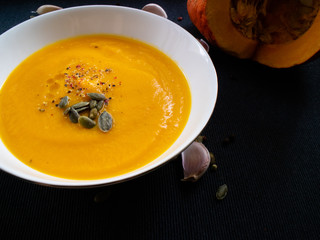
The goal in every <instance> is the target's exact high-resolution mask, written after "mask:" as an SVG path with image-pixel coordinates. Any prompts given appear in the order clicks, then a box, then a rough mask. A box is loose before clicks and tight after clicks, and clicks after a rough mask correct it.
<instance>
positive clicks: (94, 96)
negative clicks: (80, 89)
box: [87, 93, 106, 101]
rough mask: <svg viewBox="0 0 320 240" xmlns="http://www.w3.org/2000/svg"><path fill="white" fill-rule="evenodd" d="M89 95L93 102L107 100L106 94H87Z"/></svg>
mask: <svg viewBox="0 0 320 240" xmlns="http://www.w3.org/2000/svg"><path fill="white" fill-rule="evenodd" d="M87 95H88V96H89V97H90V98H91V99H92V100H97V101H100V100H105V99H106V96H104V94H101V93H87Z"/></svg>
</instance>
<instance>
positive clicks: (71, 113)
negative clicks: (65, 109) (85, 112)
mask: <svg viewBox="0 0 320 240" xmlns="http://www.w3.org/2000/svg"><path fill="white" fill-rule="evenodd" d="M79 117H80V115H79V113H78V112H77V111H76V110H75V109H74V108H70V111H69V119H70V121H71V122H73V123H78V121H79Z"/></svg>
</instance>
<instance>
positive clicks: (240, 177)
mask: <svg viewBox="0 0 320 240" xmlns="http://www.w3.org/2000/svg"><path fill="white" fill-rule="evenodd" d="M1 2H2V4H1V7H0V33H3V32H5V31H6V30H8V29H9V28H11V27H14V26H15V25H16V24H19V23H20V22H22V21H25V20H27V19H29V17H30V15H32V13H31V11H33V10H36V9H37V8H38V7H39V6H40V5H42V4H46V3H50V4H55V5H58V6H61V7H71V6H76V5H86V4H112V5H114V4H117V5H123V6H129V7H135V8H142V7H143V6H144V5H145V4H147V3H149V2H148V1H130V0H128V1H89V0H88V1H82V0H78V1H55V0H52V1H51V2H50V1H23V2H18V1H14V0H13V1H7V2H4V1H1ZM154 2H155V3H158V4H160V5H161V6H163V8H164V9H165V10H166V11H167V14H168V17H169V19H170V20H172V21H173V22H175V23H177V24H178V25H180V26H181V27H183V28H185V29H186V30H187V31H189V32H190V33H192V34H193V35H194V36H195V37H201V35H200V34H199V32H198V31H197V29H196V28H195V27H194V26H193V25H192V23H191V22H190V19H189V17H188V13H187V9H186V1H185V0H184V1H169V0H162V1H154ZM178 17H183V19H182V21H178V20H177V18H178ZM210 56H211V58H212V61H213V63H214V64H215V67H216V71H217V75H218V82H219V93H218V100H217V104H216V108H215V111H214V113H213V115H212V117H211V119H210V121H209V123H208V125H207V126H206V128H205V129H204V131H203V134H204V135H206V136H207V141H206V142H205V144H206V146H207V147H208V149H209V150H210V151H211V152H213V153H214V154H215V156H216V159H217V162H218V170H217V171H216V172H210V171H208V172H207V173H206V174H205V175H204V176H203V178H202V179H200V180H199V181H198V182H197V183H185V182H181V181H180V179H181V178H182V176H183V173H182V167H181V158H180V157H179V158H178V159H176V160H174V161H171V162H169V163H168V164H166V165H164V166H162V167H161V168H159V169H157V170H156V171H153V172H151V173H149V174H147V175H145V176H142V177H139V178H137V179H135V180H132V181H129V182H126V183H121V184H118V185H113V186H108V187H100V188H94V189H57V188H49V187H43V186H38V185H35V184H33V183H29V182H25V181H24V180H21V179H18V178H16V177H14V176H11V175H9V174H7V173H5V172H1V171H0V239H28V238H33V239H62V238H64V239H320V186H319V185H320V173H319V172H320V159H319V158H320V156H319V155H320V144H319V136H320V90H319V88H320V59H318V60H314V61H310V62H308V63H305V64H303V65H300V66H297V67H292V68H290V69H270V68H268V67H265V66H261V65H259V64H257V63H254V62H251V61H245V60H238V59H235V58H233V57H231V56H228V55H226V54H225V53H223V52H221V51H220V50H218V49H215V48H213V47H211V49H210ZM0 67H1V66H0ZM227 136H234V141H232V142H230V143H229V144H227V145H224V144H222V142H223V139H225V138H226V137H227ZM224 183H226V184H227V185H228V187H229V193H228V195H227V197H226V198H225V199H224V200H223V201H218V200H216V199H215V192H216V190H217V188H218V186H220V185H222V184H224ZM100 192H105V194H109V196H108V198H107V200H105V201H103V202H100V203H96V202H94V197H95V196H96V194H98V193H100Z"/></svg>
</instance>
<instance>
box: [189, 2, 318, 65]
mask: <svg viewBox="0 0 320 240" xmlns="http://www.w3.org/2000/svg"><path fill="white" fill-rule="evenodd" d="M189 2H193V3H192V4H188V11H189V14H190V18H191V21H193V22H195V19H197V16H195V15H196V13H199V12H203V10H202V11H200V10H197V12H195V11H194V10H193V9H192V6H197V7H198V8H200V7H202V8H204V13H203V15H205V18H206V25H205V24H204V23H203V24H202V25H199V24H198V25H197V24H196V26H197V28H198V29H199V30H200V32H201V33H203V32H208V30H207V29H206V28H208V29H210V31H211V35H212V36H213V37H211V38H209V39H208V38H207V36H206V35H204V36H205V37H206V38H207V40H208V41H209V42H210V43H212V44H216V45H217V46H218V47H220V48H222V49H223V50H225V51H226V52H228V53H231V54H232V55H234V56H236V57H239V58H252V59H254V60H256V61H258V62H260V63H262V64H265V65H268V66H271V67H278V68H282V67H291V66H293V65H296V64H300V63H302V62H305V61H306V60H308V59H309V58H310V57H312V56H313V55H314V54H315V53H316V52H317V51H318V50H319V49H320V44H319V42H320V41H319V39H320V33H319V31H318V29H319V27H320V19H319V18H320V16H319V8H320V1H316V0H292V1H286V0H230V1H225V0H201V5H197V4H196V2H198V1H197V0H189ZM204 2H205V3H204ZM198 16H199V15H198ZM202 18H204V17H203V16H202ZM204 29H206V30H204ZM212 39H214V41H212Z"/></svg>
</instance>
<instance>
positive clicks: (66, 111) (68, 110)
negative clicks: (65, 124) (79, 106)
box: [63, 107, 71, 115]
mask: <svg viewBox="0 0 320 240" xmlns="http://www.w3.org/2000/svg"><path fill="white" fill-rule="evenodd" d="M70 109H71V107H68V108H66V110H64V112H63V115H67V114H68V113H69V112H70Z"/></svg>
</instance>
